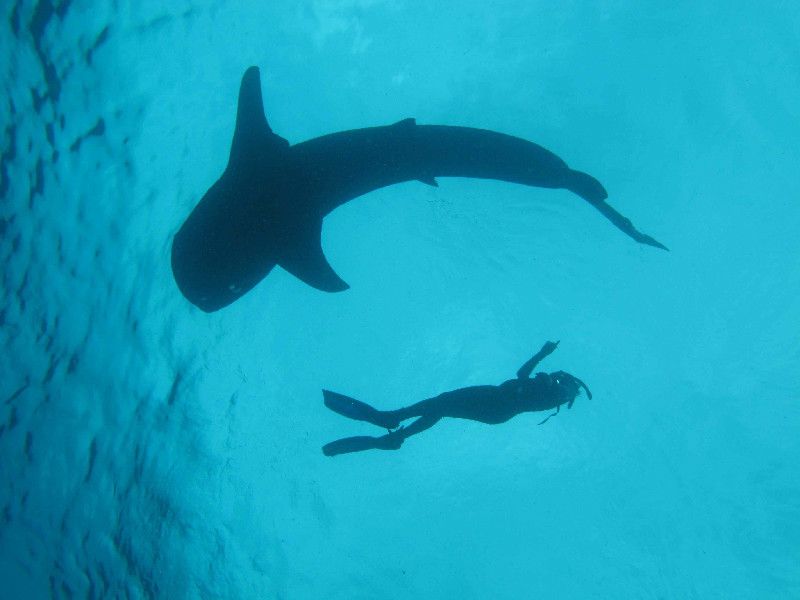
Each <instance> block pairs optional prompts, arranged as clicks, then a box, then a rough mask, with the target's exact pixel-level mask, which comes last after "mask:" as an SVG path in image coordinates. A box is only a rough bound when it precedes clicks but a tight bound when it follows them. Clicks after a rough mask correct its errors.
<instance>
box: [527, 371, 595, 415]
mask: <svg viewBox="0 0 800 600" xmlns="http://www.w3.org/2000/svg"><path fill="white" fill-rule="evenodd" d="M550 378H551V379H552V380H554V381H555V383H556V385H557V386H558V387H559V388H560V389H563V388H566V387H570V388H572V390H570V393H569V395H570V399H569V400H566V401H565V402H561V403H559V404H558V405H557V406H556V412H554V413H551V414H549V415H548V416H547V418H546V419H544V420H543V421H541V422H540V423H538V424H539V425H544V424H545V423H547V421H549V420H550V417H554V416H556V415H557V414H558V413H559V411H560V410H561V405H562V404H566V405H567V409H570V408H572V405H573V404H575V398H577V397H578V394H579V393H580V391H581V388H583V389H584V390H586V396H587V397H588V398H589V400H591V399H592V392H591V391H590V390H589V387H588V386H587V385H586V384H585V383H583V381H581V380H580V379H578V378H577V377H575V376H574V375H570V374H569V373H567V372H566V371H556V372H554V373H550ZM573 390H574V391H573Z"/></svg>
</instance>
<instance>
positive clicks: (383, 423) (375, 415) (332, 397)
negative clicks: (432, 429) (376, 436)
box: [322, 390, 400, 429]
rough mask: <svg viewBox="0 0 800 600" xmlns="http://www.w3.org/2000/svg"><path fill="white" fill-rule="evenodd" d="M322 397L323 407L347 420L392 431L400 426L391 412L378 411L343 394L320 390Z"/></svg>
mask: <svg viewBox="0 0 800 600" xmlns="http://www.w3.org/2000/svg"><path fill="white" fill-rule="evenodd" d="M322 397H323V401H324V402H325V406H327V407H328V408H330V409H331V410H332V411H334V412H336V413H339V414H340V415H342V416H344V417H347V418H349V419H354V420H356V421H366V422H367V423H372V424H373V425H377V426H378V427H384V428H386V429H394V428H395V427H397V426H398V425H399V424H400V421H399V420H397V419H396V418H395V417H394V416H393V415H392V414H391V412H392V411H383V410H378V409H377V408H374V407H372V406H370V405H369V404H367V403H366V402H361V401H360V400H356V399H355V398H350V397H349V396H345V395H344V394H337V393H336V392H331V391H330V390H322Z"/></svg>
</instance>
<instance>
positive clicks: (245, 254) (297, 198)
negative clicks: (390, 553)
mask: <svg viewBox="0 0 800 600" xmlns="http://www.w3.org/2000/svg"><path fill="white" fill-rule="evenodd" d="M437 177H471V178H481V179H496V180H500V181H506V182H510V183H518V184H523V185H528V186H535V187H542V188H554V189H566V190H569V191H572V192H574V193H575V194H577V195H578V196H580V197H581V198H583V199H584V200H586V201H587V202H588V203H589V204H591V205H592V206H594V207H595V208H596V209H597V210H598V211H599V212H600V213H601V214H602V215H603V216H605V217H606V218H607V219H608V220H609V221H611V223H612V224H614V225H615V226H616V227H617V228H619V229H620V230H621V231H623V232H624V233H625V234H627V235H628V236H630V237H631V238H633V239H634V240H635V241H637V242H639V243H641V244H646V245H649V246H654V247H657V248H662V249H664V250H666V249H667V248H666V247H665V246H664V245H663V244H661V243H660V242H658V241H656V240H655V239H653V238H652V237H650V236H649V235H646V234H644V233H641V232H640V231H638V230H637V229H636V228H635V227H634V226H633V224H632V223H631V221H630V220H629V219H627V218H626V217H624V216H622V215H621V214H620V213H619V212H617V211H616V210H615V209H614V208H612V207H611V206H610V205H609V204H608V203H606V202H605V199H606V198H607V197H608V194H607V193H606V190H605V189H604V188H603V186H602V184H601V183H600V182H599V181H597V180H596V179H595V178H594V177H592V176H590V175H588V174H586V173H583V172H581V171H576V170H573V169H570V168H569V167H568V166H567V164H566V163H565V162H564V161H563V160H561V159H560V158H559V157H558V156H556V155H555V154H553V153H552V152H550V151H549V150H546V149H545V148H543V147H541V146H539V145H537V144H534V143H533V142H529V141H527V140H524V139H521V138H518V137H514V136H511V135H506V134H504V133H499V132H496V131H489V130H485V129H475V128H472V127H454V126H446V125H418V124H417V122H416V120H415V119H404V120H402V121H400V122H398V123H394V124H392V125H387V126H381V127H367V128H363V129H353V130H349V131H340V132H337V133H331V134H328V135H323V136H321V137H317V138H314V139H311V140H307V141H305V142H301V143H298V144H295V145H290V144H289V142H288V141H287V140H285V139H284V138H282V137H281V136H279V135H277V134H276V133H275V132H273V131H272V129H271V128H270V126H269V123H268V122H267V118H266V115H265V113H264V104H263V99H262V96H261V78H260V73H259V70H258V67H250V68H248V69H247V70H246V71H245V73H244V75H243V77H242V81H241V85H240V89H239V100H238V106H237V113H236V124H235V127H234V133H233V142H232V143H231V148H230V155H229V158H228V164H227V166H226V167H225V170H224V171H223V173H222V176H221V177H220V178H219V179H218V180H217V181H216V182H215V183H214V184H213V185H212V186H211V187H210V188H209V190H208V191H207V192H206V194H205V195H204V196H203V197H202V198H201V200H200V201H199V202H198V204H197V205H196V206H195V208H194V209H193V210H192V212H191V213H190V214H189V216H188V217H187V219H186V221H185V222H184V223H183V224H182V225H181V227H180V228H179V230H178V231H177V233H176V234H175V236H174V238H173V242H172V272H173V275H174V277H175V281H176V283H177V285H178V288H179V289H180V291H181V292H182V293H183V295H184V296H185V297H186V298H187V299H188V300H189V301H190V302H191V303H192V304H194V305H195V306H197V307H198V308H200V309H201V310H203V311H205V312H214V311H216V310H219V309H221V308H224V307H225V306H228V305H230V304H231V303H233V302H234V301H236V300H237V299H239V298H241V297H242V296H243V295H244V294H246V293H247V292H248V291H250V290H251V289H252V288H253V287H254V286H255V285H256V284H258V283H259V282H260V281H261V280H262V279H264V278H265V277H266V276H267V275H268V274H269V272H270V271H271V270H272V269H273V268H274V267H275V266H280V267H282V268H283V269H285V270H286V271H288V272H289V273H291V274H293V275H294V276H295V277H297V278H299V279H300V280H302V281H303V282H305V283H306V284H308V285H310V286H313V287H315V288H316V289H318V290H322V291H325V292H340V291H343V290H346V289H348V287H349V286H348V285H347V284H346V283H345V282H344V281H343V280H342V279H341V278H340V277H339V276H338V275H337V274H336V272H335V271H334V270H333V268H332V267H331V266H330V265H329V264H328V261H327V259H326V258H325V255H324V253H323V251H322V244H321V234H322V221H323V219H324V218H325V216H326V215H327V214H329V213H330V212H331V211H333V210H335V209H336V208H337V207H338V206H341V205H342V204H344V203H345V202H348V201H350V200H353V199H354V198H358V197H359V196H362V195H364V194H367V193H369V192H371V191H374V190H377V189H379V188H382V187H386V186H390V185H393V184H396V183H401V182H406V181H419V182H422V183H423V184H427V185H430V186H438V185H439V184H438V181H437Z"/></svg>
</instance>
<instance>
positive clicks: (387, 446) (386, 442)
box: [322, 416, 441, 456]
mask: <svg viewBox="0 0 800 600" xmlns="http://www.w3.org/2000/svg"><path fill="white" fill-rule="evenodd" d="M440 418H441V417H432V416H426V417H420V418H419V419H417V420H416V421H414V422H413V423H411V425H409V426H408V427H401V428H400V429H397V430H395V431H390V432H389V433H387V434H386V435H382V436H379V437H372V436H369V435H357V436H354V437H348V438H342V439H340V440H335V441H333V442H330V443H328V444H325V445H324V446H323V447H322V453H323V454H324V455H325V456H336V455H337V454H347V453H348V452H361V451H362V450H373V449H375V450H397V449H398V448H400V446H402V445H403V442H404V441H405V440H406V438H408V437H411V436H412V435H416V434H418V433H420V432H422V431H425V430H426V429H429V428H431V427H433V426H434V425H436V423H437V422H438V421H439V419H440Z"/></svg>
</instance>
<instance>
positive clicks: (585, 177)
mask: <svg viewBox="0 0 800 600" xmlns="http://www.w3.org/2000/svg"><path fill="white" fill-rule="evenodd" d="M564 187H565V188H566V189H568V190H569V191H570V192H573V193H575V194H578V196H580V197H581V198H583V199H584V200H586V201H587V202H590V203H592V204H594V203H595V202H602V201H603V200H605V199H606V198H608V192H606V189H605V188H604V187H603V184H602V183H600V182H599V181H597V179H595V178H594V177H592V176H591V175H589V174H587V173H583V172H582V171H573V170H570V171H569V173H568V174H567V181H566V183H565V184H564Z"/></svg>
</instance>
